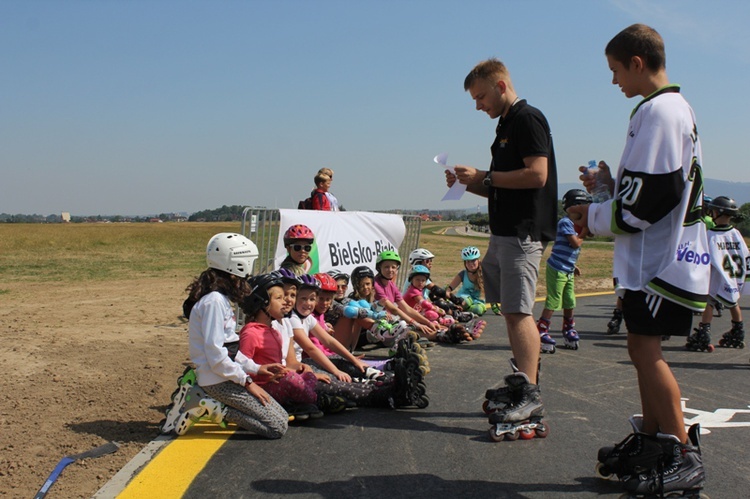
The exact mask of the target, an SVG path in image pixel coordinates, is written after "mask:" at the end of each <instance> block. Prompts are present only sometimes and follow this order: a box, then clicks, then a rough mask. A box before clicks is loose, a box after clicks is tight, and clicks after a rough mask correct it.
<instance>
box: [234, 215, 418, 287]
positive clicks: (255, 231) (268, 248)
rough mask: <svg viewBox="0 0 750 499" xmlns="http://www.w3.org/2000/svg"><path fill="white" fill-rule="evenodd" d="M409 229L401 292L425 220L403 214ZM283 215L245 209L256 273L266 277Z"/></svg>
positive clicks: (402, 247)
mask: <svg viewBox="0 0 750 499" xmlns="http://www.w3.org/2000/svg"><path fill="white" fill-rule="evenodd" d="M401 218H402V220H403V221H404V226H405V228H406V233H405V235H404V240H403V241H402V242H401V245H400V246H399V248H398V254H399V255H400V256H401V259H402V263H401V268H400V269H399V272H398V277H397V278H396V284H397V285H398V287H399V289H401V288H402V287H403V284H404V281H405V280H406V277H407V275H408V274H409V261H408V256H409V253H411V252H412V250H414V249H416V248H418V247H419V235H420V233H421V230H422V219H421V218H420V217H418V216H416V215H401ZM280 221H281V215H280V213H279V210H278V209H275V208H250V207H248V208H245V209H244V210H243V211H242V232H241V233H242V235H244V236H245V237H247V238H248V239H250V240H252V241H253V242H254V243H255V245H256V246H257V247H258V253H259V257H258V261H257V262H256V265H255V269H253V271H254V273H255V274H265V273H268V272H270V271H272V270H274V268H275V266H274V257H275V255H276V243H277V241H278V239H279V223H280Z"/></svg>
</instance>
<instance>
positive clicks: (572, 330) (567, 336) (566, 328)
mask: <svg viewBox="0 0 750 499" xmlns="http://www.w3.org/2000/svg"><path fill="white" fill-rule="evenodd" d="M562 334H563V340H564V341H565V348H568V349H570V350H578V342H579V340H580V339H581V338H580V337H579V336H578V331H576V321H575V320H573V318H572V317H571V318H569V319H563V331H562Z"/></svg>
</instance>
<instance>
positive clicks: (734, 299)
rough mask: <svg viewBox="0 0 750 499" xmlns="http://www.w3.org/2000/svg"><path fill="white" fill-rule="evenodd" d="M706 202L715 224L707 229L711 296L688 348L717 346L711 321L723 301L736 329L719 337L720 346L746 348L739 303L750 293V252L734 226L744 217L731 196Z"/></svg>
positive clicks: (710, 348) (690, 337) (689, 339)
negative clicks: (713, 337) (714, 341)
mask: <svg viewBox="0 0 750 499" xmlns="http://www.w3.org/2000/svg"><path fill="white" fill-rule="evenodd" d="M704 202H705V199H704ZM706 204H707V208H708V213H709V215H711V218H712V220H713V224H714V226H713V227H711V228H709V229H708V231H707V235H708V247H709V251H710V254H711V280H710V282H709V290H708V294H709V297H708V303H707V304H706V309H705V310H704V311H703V316H702V317H701V322H700V323H699V324H698V327H697V328H696V329H695V330H694V332H693V333H692V334H691V335H690V336H688V338H687V343H686V345H685V346H686V348H687V349H688V350H708V351H711V350H712V349H713V348H712V345H711V320H712V319H713V311H714V308H716V305H717V304H719V303H722V304H724V306H725V307H726V308H728V309H729V312H730V313H731V315H732V329H731V330H729V331H728V332H726V333H724V335H723V336H722V338H721V339H720V340H719V346H722V347H731V348H743V347H744V346H745V328H744V323H743V322H742V311H741V310H740V306H739V304H738V302H739V298H740V296H741V295H742V294H745V293H746V292H747V289H746V287H745V283H746V282H747V280H748V279H750V276H749V275H748V274H749V273H750V253H748V249H747V245H746V244H745V240H744V238H743V237H742V234H740V231H738V230H737V229H736V228H735V227H734V225H732V222H735V221H738V220H742V216H741V214H740V213H739V210H738V209H737V203H735V201H734V199H732V198H729V197H727V196H717V197H715V198H713V199H711V200H710V201H709V202H708V203H706Z"/></svg>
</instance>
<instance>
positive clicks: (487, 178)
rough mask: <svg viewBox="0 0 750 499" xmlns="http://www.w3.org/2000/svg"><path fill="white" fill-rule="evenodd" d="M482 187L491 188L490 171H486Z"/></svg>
mask: <svg viewBox="0 0 750 499" xmlns="http://www.w3.org/2000/svg"><path fill="white" fill-rule="evenodd" d="M482 185H484V186H485V187H492V170H490V171H488V172H487V173H486V174H485V175H484V178H483V179H482Z"/></svg>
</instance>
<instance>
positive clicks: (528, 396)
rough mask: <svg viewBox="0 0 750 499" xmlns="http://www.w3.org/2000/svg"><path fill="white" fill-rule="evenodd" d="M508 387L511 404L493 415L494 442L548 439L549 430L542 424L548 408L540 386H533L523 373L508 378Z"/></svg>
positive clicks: (490, 418)
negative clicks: (544, 403)
mask: <svg viewBox="0 0 750 499" xmlns="http://www.w3.org/2000/svg"><path fill="white" fill-rule="evenodd" d="M505 385H506V390H505V392H504V393H505V396H507V398H508V399H509V403H508V404H507V405H505V407H504V408H502V409H499V410H497V411H495V412H493V413H491V414H490V416H489V422H490V424H491V425H492V427H491V428H490V430H489V436H490V439H492V440H493V441H494V442H500V441H502V440H516V439H518V438H521V439H523V440H530V439H532V438H534V437H538V438H544V437H546V436H547V434H548V433H549V428H548V427H547V425H546V424H545V423H544V422H543V421H542V418H543V417H544V405H543V404H542V397H541V391H540V389H539V385H536V384H532V383H531V382H530V381H529V378H528V377H527V376H526V374H524V373H522V372H517V373H514V374H510V375H508V376H506V377H505Z"/></svg>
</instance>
